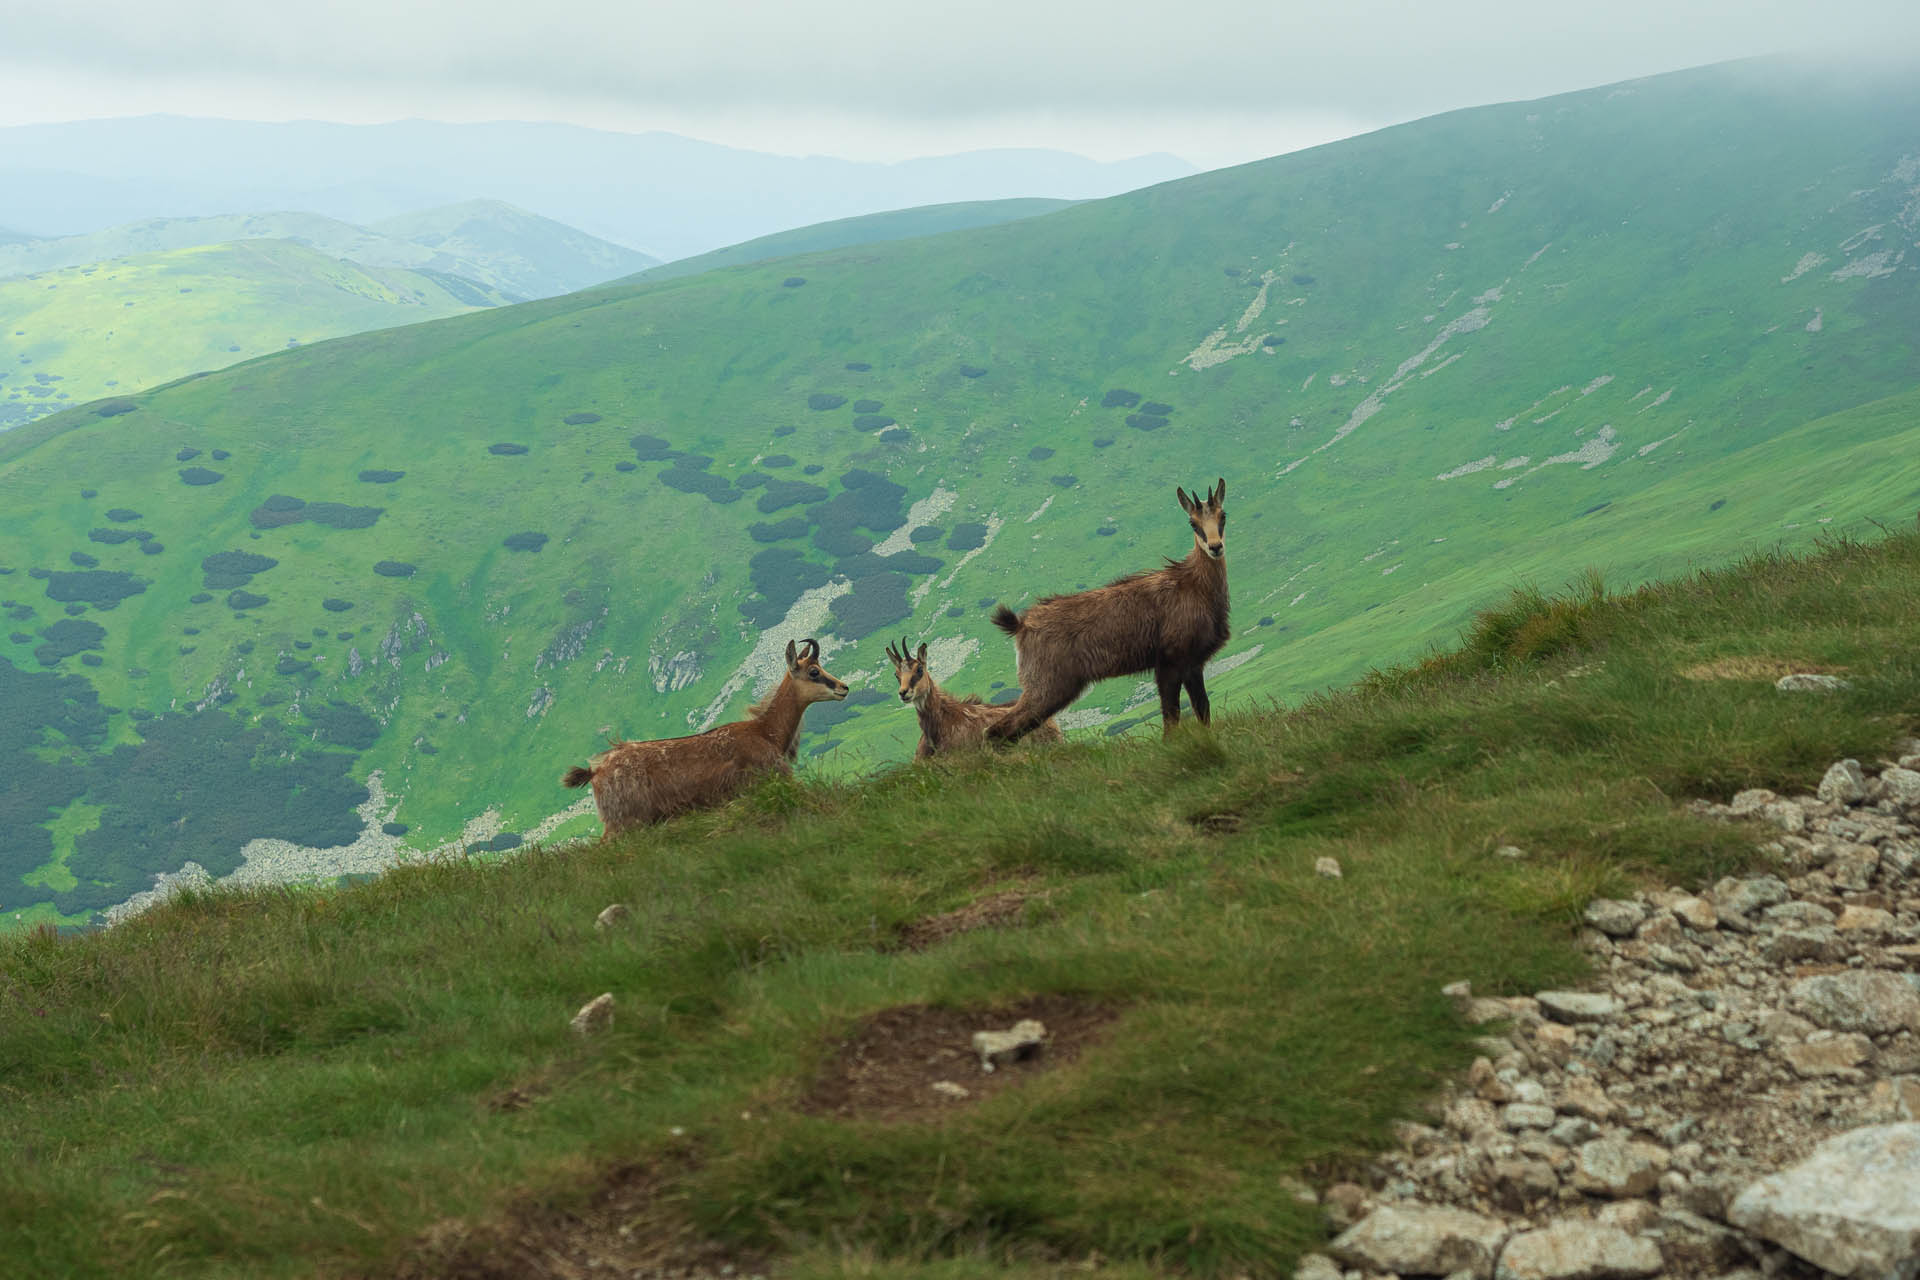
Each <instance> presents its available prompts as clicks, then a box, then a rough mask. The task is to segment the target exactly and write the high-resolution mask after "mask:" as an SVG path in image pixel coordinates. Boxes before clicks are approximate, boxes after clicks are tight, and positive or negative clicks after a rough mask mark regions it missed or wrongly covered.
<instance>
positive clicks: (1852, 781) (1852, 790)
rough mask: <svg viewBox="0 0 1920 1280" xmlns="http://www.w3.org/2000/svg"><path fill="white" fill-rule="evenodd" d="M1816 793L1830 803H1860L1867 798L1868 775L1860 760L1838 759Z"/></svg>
mask: <svg viewBox="0 0 1920 1280" xmlns="http://www.w3.org/2000/svg"><path fill="white" fill-rule="evenodd" d="M1814 795H1816V796H1818V797H1819V798H1820V799H1822V800H1825V801H1826V802H1827V803H1829V804H1859V803H1860V802H1861V801H1862V800H1865V799H1866V798H1867V775H1866V772H1865V771H1864V770H1862V769H1861V768H1860V762H1859V761H1858V760H1836V761H1835V762H1834V763H1833V764H1832V765H1831V766H1830V767H1829V768H1828V769H1827V774H1826V776H1825V777H1824V778H1821V779H1820V786H1819V788H1818V789H1817V790H1816V791H1815V792H1814Z"/></svg>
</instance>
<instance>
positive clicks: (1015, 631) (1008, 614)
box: [993, 605, 1020, 636]
mask: <svg viewBox="0 0 1920 1280" xmlns="http://www.w3.org/2000/svg"><path fill="white" fill-rule="evenodd" d="M993 625H994V626H996V627H998V628H1000V629H1001V630H1002V631H1004V632H1006V633H1007V634H1008V635H1010V636H1017V635H1019V634H1020V615H1019V614H1017V613H1015V612H1014V611H1013V610H1011V609H1009V608H1007V606H1005V605H1001V606H1000V607H999V608H997V609H995V610H994V611H993Z"/></svg>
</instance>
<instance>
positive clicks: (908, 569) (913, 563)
mask: <svg viewBox="0 0 1920 1280" xmlns="http://www.w3.org/2000/svg"><path fill="white" fill-rule="evenodd" d="M941 563H942V562H941V561H940V560H937V559H935V558H934V557H932V556H927V555H921V554H920V553H919V552H918V551H896V552H894V553H893V554H892V555H890V556H876V555H874V554H873V553H872V551H870V550H869V551H864V552H859V553H856V554H853V555H848V556H842V557H841V558H840V559H838V560H836V561H834V565H833V571H834V572H835V573H837V574H839V575H841V576H842V577H846V578H851V579H853V580H854V581H855V582H858V581H860V580H861V579H862V578H873V577H878V576H879V575H881V574H883V573H935V572H938V571H939V569H940V565H941Z"/></svg>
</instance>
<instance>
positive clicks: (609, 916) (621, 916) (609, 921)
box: [593, 902, 633, 930]
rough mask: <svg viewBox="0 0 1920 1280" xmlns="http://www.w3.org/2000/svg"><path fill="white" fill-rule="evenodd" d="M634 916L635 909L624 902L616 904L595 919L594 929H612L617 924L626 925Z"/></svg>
mask: <svg viewBox="0 0 1920 1280" xmlns="http://www.w3.org/2000/svg"><path fill="white" fill-rule="evenodd" d="M632 914H633V908H631V907H629V906H628V905H627V904H626V903H624V902H616V903H614V904H613V905H612V906H610V907H608V908H607V909H606V910H605V911H602V912H601V913H600V914H599V915H597V916H595V917H594V918H593V927H594V928H596V929H601V930H606V929H611V928H613V926H615V925H617V924H623V923H625V922H626V920H627V918H628V917H629V916H631V915H632Z"/></svg>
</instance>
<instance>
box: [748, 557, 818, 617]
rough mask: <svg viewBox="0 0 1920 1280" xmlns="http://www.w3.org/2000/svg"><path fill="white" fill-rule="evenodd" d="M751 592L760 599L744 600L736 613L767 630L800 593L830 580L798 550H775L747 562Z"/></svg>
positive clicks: (790, 606)
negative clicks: (758, 594)
mask: <svg viewBox="0 0 1920 1280" xmlns="http://www.w3.org/2000/svg"><path fill="white" fill-rule="evenodd" d="M747 572H748V574H749V576H750V577H751V578H752V580H753V589H754V590H755V591H757V592H759V593H760V596H761V597H762V598H760V599H755V600H745V601H742V602H741V604H740V613H741V615H742V616H743V617H745V618H747V619H748V620H749V621H751V622H756V623H758V624H760V625H761V626H763V627H770V626H772V625H773V624H774V623H776V622H778V621H780V619H782V618H784V617H786V616H787V610H788V609H790V608H792V607H793V602H794V601H796V600H798V599H799V598H800V593H801V592H802V591H806V590H809V589H810V588H813V587H819V586H825V585H826V582H827V579H828V578H829V577H831V576H832V575H830V574H829V573H828V572H827V571H826V569H824V568H822V567H821V566H820V565H817V564H815V563H813V562H812V561H811V560H808V559H806V558H805V557H804V556H802V555H801V554H800V553H799V552H798V551H793V550H789V549H788V548H786V547H775V548H772V549H770V550H767V551H762V552H760V553H759V554H757V555H755V556H754V557H753V559H751V560H749V561H747Z"/></svg>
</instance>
